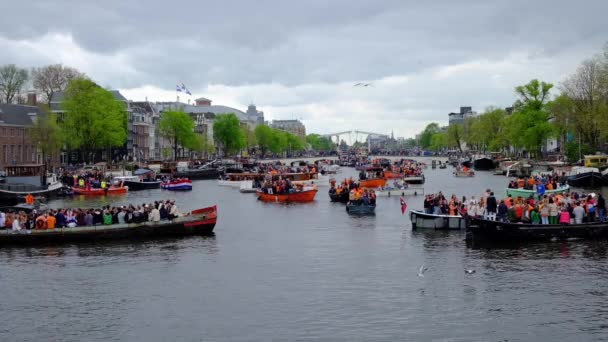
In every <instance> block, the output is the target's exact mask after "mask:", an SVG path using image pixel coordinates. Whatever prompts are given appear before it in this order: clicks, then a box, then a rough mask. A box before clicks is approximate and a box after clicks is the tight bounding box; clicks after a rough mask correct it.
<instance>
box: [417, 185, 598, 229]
mask: <svg viewBox="0 0 608 342" xmlns="http://www.w3.org/2000/svg"><path fill="white" fill-rule="evenodd" d="M424 211H425V213H427V214H435V215H460V216H465V217H475V218H483V219H486V220H495V221H500V222H516V223H517V222H519V223H532V224H572V223H574V224H579V223H585V222H598V221H600V222H604V221H606V219H607V217H606V200H605V198H604V197H603V196H602V194H595V193H591V194H579V193H577V192H572V193H565V194H551V195H542V196H541V197H540V198H535V197H534V196H529V197H528V198H523V197H521V196H518V197H515V198H514V197H512V196H511V195H509V196H507V197H506V198H504V199H501V200H497V199H496V197H495V196H494V193H493V192H492V191H491V190H489V189H488V190H487V191H486V192H485V193H484V194H483V195H482V196H481V197H480V198H479V199H476V198H475V197H474V196H473V197H471V198H470V199H468V200H467V199H466V197H462V199H459V198H458V197H457V196H455V195H452V196H451V197H450V198H449V199H448V198H446V197H445V196H444V195H443V194H442V193H441V192H440V193H438V194H433V195H427V196H425V199H424Z"/></svg>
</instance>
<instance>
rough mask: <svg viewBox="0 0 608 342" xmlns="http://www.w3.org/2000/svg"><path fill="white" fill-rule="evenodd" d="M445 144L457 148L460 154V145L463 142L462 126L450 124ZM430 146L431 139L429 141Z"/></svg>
mask: <svg viewBox="0 0 608 342" xmlns="http://www.w3.org/2000/svg"><path fill="white" fill-rule="evenodd" d="M446 137H447V143H448V145H450V146H455V147H456V148H458V150H459V151H460V153H462V143H463V142H464V127H463V125H462V124H451V125H449V126H448V130H447V132H446ZM431 145H432V139H431Z"/></svg>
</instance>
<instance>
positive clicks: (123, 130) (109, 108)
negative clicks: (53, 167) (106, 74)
mask: <svg viewBox="0 0 608 342" xmlns="http://www.w3.org/2000/svg"><path fill="white" fill-rule="evenodd" d="M62 107H63V110H64V112H65V118H64V120H63V122H62V132H63V135H64V139H65V143H66V144H67V145H68V147H70V148H74V149H81V151H82V153H83V159H84V156H85V153H86V152H92V151H94V150H96V149H101V148H111V147H119V146H123V145H124V144H125V142H126V141H127V110H126V105H125V103H124V102H122V101H117V100H116V99H115V98H114V95H113V94H112V93H111V92H109V91H107V90H105V89H103V88H101V87H99V86H98V85H97V84H95V83H94V82H92V81H90V80H88V79H83V78H76V79H73V80H71V81H70V83H69V85H68V87H67V89H66V91H65V98H64V101H63V102H62Z"/></svg>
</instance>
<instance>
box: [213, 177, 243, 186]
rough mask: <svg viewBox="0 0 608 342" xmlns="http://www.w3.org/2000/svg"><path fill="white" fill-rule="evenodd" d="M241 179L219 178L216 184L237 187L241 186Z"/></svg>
mask: <svg viewBox="0 0 608 342" xmlns="http://www.w3.org/2000/svg"><path fill="white" fill-rule="evenodd" d="M241 182H242V181H232V180H224V179H220V180H218V181H217V185H219V186H229V187H233V188H239V187H240V186H241Z"/></svg>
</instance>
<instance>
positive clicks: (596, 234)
mask: <svg viewBox="0 0 608 342" xmlns="http://www.w3.org/2000/svg"><path fill="white" fill-rule="evenodd" d="M598 238H608V223H606V222H593V223H582V224H566V225H548V224H523V223H505V222H497V221H488V220H482V219H471V222H470V224H469V227H468V234H467V239H469V240H482V241H488V242H496V243H503V242H526V241H547V240H554V239H557V240H564V239H598Z"/></svg>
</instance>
